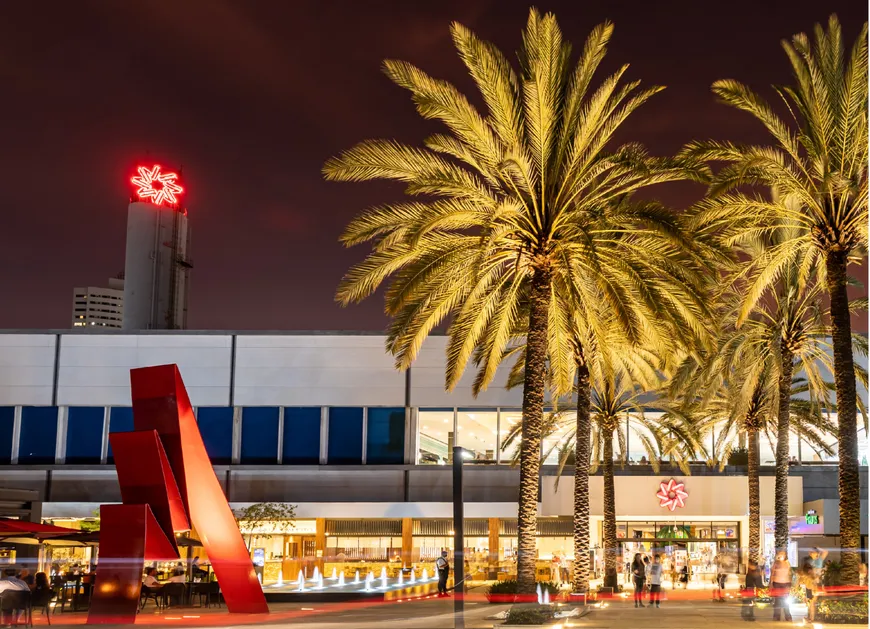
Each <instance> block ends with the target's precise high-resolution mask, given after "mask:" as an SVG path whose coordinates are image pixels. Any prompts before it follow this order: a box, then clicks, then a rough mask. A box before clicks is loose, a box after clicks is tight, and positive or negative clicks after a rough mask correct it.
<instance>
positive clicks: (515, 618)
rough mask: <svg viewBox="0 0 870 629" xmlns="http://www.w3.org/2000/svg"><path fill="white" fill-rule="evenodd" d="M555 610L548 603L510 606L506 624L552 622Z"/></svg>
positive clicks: (543, 623) (541, 623)
mask: <svg viewBox="0 0 870 629" xmlns="http://www.w3.org/2000/svg"><path fill="white" fill-rule="evenodd" d="M555 617H556V611H555V610H554V609H553V608H552V607H551V606H549V605H528V606H522V607H511V608H510V611H508V615H507V618H506V619H505V623H504V624H506V625H545V624H547V623H550V622H553V619H554V618H555Z"/></svg>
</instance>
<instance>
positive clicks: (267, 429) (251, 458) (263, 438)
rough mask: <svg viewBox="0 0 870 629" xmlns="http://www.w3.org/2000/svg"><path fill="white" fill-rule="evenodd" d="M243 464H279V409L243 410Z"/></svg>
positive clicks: (250, 408) (254, 408) (248, 408)
mask: <svg viewBox="0 0 870 629" xmlns="http://www.w3.org/2000/svg"><path fill="white" fill-rule="evenodd" d="M240 461H241V462H242V463H260V464H263V463H266V464H268V463H277V462H278V407H277V406H249V407H246V408H244V409H242V455H241V458H240Z"/></svg>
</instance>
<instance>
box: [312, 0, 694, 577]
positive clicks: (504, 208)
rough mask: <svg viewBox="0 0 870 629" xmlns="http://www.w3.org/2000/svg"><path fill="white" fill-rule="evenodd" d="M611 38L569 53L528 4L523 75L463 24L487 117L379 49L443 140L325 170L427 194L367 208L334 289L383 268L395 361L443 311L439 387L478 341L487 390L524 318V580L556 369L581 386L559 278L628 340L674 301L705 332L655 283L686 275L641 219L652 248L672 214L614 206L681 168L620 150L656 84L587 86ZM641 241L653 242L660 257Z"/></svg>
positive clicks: (382, 148)
mask: <svg viewBox="0 0 870 629" xmlns="http://www.w3.org/2000/svg"><path fill="white" fill-rule="evenodd" d="M611 32H612V26H611V25H610V24H609V23H605V24H602V25H600V26H598V27H596V28H595V29H593V31H592V33H591V34H590V36H589V38H588V40H587V41H586V44H585V46H584V48H583V51H582V53H581V55H580V57H579V60H578V61H577V63H576V64H574V65H572V62H571V48H570V45H569V44H568V43H567V42H565V41H563V39H562V34H561V31H560V30H559V27H558V25H557V23H556V19H555V17H554V16H553V15H551V14H547V15H541V14H540V13H538V12H537V10H534V9H533V10H532V11H531V12H530V15H529V20H528V24H527V26H526V30H525V32H524V33H523V45H522V48H521V50H520V53H519V58H520V68H519V72H515V70H514V68H513V67H512V66H511V64H510V63H509V62H508V61H507V59H506V58H505V56H504V55H503V54H502V53H501V52H499V51H498V49H496V48H495V46H493V45H492V44H490V43H488V42H485V41H482V40H480V39H478V38H477V37H476V36H475V35H474V34H472V33H471V32H470V31H469V30H468V29H466V28H465V27H463V26H462V25H459V24H453V26H452V34H453V40H454V43H455V44H456V47H457V49H458V50H459V56H460V58H461V59H462V61H463V62H464V63H465V65H466V67H467V68H468V70H469V73H470V74H471V76H472V78H473V80H474V82H475V83H476V85H477V87H478V89H479V91H480V93H481V96H482V99H483V102H484V103H485V105H486V108H487V112H486V114H481V113H480V112H479V111H478V110H477V109H476V108H475V107H474V106H473V105H472V104H471V103H470V102H469V100H468V99H467V98H466V97H465V96H463V95H462V94H461V93H460V92H459V91H458V90H457V89H456V88H455V87H453V86H452V85H450V84H449V83H447V82H445V81H441V80H436V79H433V78H431V77H429V76H428V75H427V74H425V73H424V72H422V71H421V70H419V69H418V68H415V67H414V66H412V65H410V64H408V63H404V62H400V61H387V62H386V63H385V64H384V70H385V72H386V73H387V75H388V76H389V77H390V78H391V79H392V80H393V81H395V82H396V83H397V84H398V85H400V86H402V87H404V88H406V89H408V90H409V91H410V92H411V95H412V98H413V101H414V103H415V104H416V106H417V109H418V111H419V113H420V115H421V116H423V117H424V118H426V119H434V120H439V121H441V122H442V123H444V124H445V125H446V127H447V129H448V130H449V134H438V135H433V136H431V137H430V138H428V139H427V140H426V142H425V146H423V147H415V146H409V145H406V144H402V143H399V142H396V141H393V140H369V141H365V142H362V143H361V144H358V145H357V146H355V147H353V148H351V149H350V150H348V151H346V152H344V153H342V154H341V155H339V156H338V157H336V158H333V159H330V160H329V161H328V162H327V163H326V164H325V166H324V169H323V171H324V174H325V176H326V177H327V178H328V179H332V180H340V181H364V180H373V179H388V180H395V181H400V182H402V183H404V184H406V192H407V193H408V194H409V195H412V196H414V197H417V198H415V199H412V200H409V201H406V202H402V203H394V204H388V205H383V206H379V207H375V208H372V209H369V210H366V211H365V212H363V213H362V214H360V215H359V216H357V217H356V218H355V219H354V220H353V221H352V222H351V223H350V225H349V226H348V227H347V229H346V230H345V232H344V234H343V235H342V241H343V242H344V243H345V244H346V245H348V246H350V245H355V244H360V243H365V242H371V243H372V252H371V253H370V254H369V255H368V256H367V257H366V258H365V260H363V261H362V262H360V263H359V264H357V265H355V266H354V267H353V268H352V269H351V270H350V271H349V272H348V273H347V274H346V275H345V277H344V278H343V280H342V282H341V284H340V286H339V289H338V294H337V298H338V300H339V301H340V302H341V303H343V304H348V303H351V302H356V301H359V300H361V299H363V298H365V297H367V296H368V295H370V294H371V293H372V292H374V291H375V290H376V289H377V288H378V287H379V286H380V285H381V284H382V283H384V282H385V281H387V280H389V282H388V284H389V285H388V287H387V289H386V312H387V314H388V315H390V317H391V318H392V322H391V324H390V328H389V331H388V341H387V345H388V350H389V351H390V352H391V353H392V354H393V355H394V356H395V357H396V364H397V366H398V367H399V368H402V369H405V368H407V367H409V366H410V364H411V363H412V362H413V360H414V359H415V357H416V356H417V354H418V352H419V350H420V347H421V345H422V344H423V341H424V340H425V338H426V337H427V336H428V335H429V333H430V332H431V331H432V330H433V329H434V328H435V327H436V326H438V325H439V324H441V323H443V322H445V321H449V329H448V334H449V342H448V349H447V374H446V387H447V389H452V388H453V387H454V386H455V385H456V383H457V382H458V381H459V378H460V377H461V375H462V372H463V370H464V369H465V366H466V364H467V363H468V361H469V358H471V357H472V355H473V354H474V353H475V352H478V353H479V355H480V356H481V357H482V363H481V374H480V376H479V378H478V381H477V382H476V385H475V389H476V390H480V389H483V388H485V387H486V386H487V384H488V383H489V382H490V381H491V380H492V377H493V376H494V374H495V371H496V368H497V367H498V365H499V364H500V362H501V361H502V360H503V354H504V352H505V351H506V349H508V347H509V343H510V342H511V341H512V339H513V338H515V334H516V331H517V330H518V329H519V330H522V334H523V335H524V338H525V343H526V352H525V355H524V367H525V369H524V374H525V376H524V382H523V404H522V414H523V420H522V432H523V440H522V447H521V461H520V487H519V505H518V524H517V531H518V551H519V553H518V562H517V573H518V575H517V576H518V580H519V583H520V588H521V591H523V592H531V591H533V590H534V587H535V557H536V551H535V540H536V528H537V518H536V510H537V497H538V483H539V471H540V470H539V467H540V456H539V453H540V443H541V423H542V414H543V403H544V390H545V371H546V369H547V368H548V364H549V369H550V370H551V372H552V374H553V378H554V382H555V387H556V388H557V389H558V390H562V391H566V390H570V388H571V387H572V386H573V376H574V369H573V365H574V361H573V356H574V349H573V348H572V346H571V335H570V333H569V326H568V323H567V322H568V318H567V317H565V316H564V311H562V309H560V308H556V307H554V306H553V302H554V295H555V294H557V288H558V287H559V286H564V285H565V284H570V283H572V279H571V278H572V276H574V275H581V276H585V278H586V279H585V280H584V281H586V282H590V281H591V282H593V283H594V285H595V287H596V296H597V298H598V299H600V300H601V301H602V302H603V303H605V304H607V307H608V308H610V309H611V310H612V311H613V312H614V313H615V316H617V317H618V318H619V320H620V321H622V322H623V325H624V327H625V328H626V330H627V333H628V334H629V336H630V337H634V338H639V337H640V335H641V332H642V331H644V330H645V329H646V328H649V327H653V326H652V325H651V324H650V323H649V320H648V316H649V315H648V314H647V313H649V312H664V313H668V312H670V311H673V312H676V313H679V314H680V316H681V317H682V318H683V320H685V321H686V322H688V324H689V326H690V329H692V330H694V331H695V332H696V333H698V332H699V331H700V330H702V328H703V326H702V324H701V322H700V320H699V313H700V312H701V311H702V310H703V305H702V304H701V300H700V298H699V297H698V296H697V295H695V294H692V293H691V292H690V291H687V290H685V289H683V288H681V286H680V285H679V284H677V283H674V284H672V283H665V282H663V281H662V279H661V278H662V277H667V276H665V275H664V274H663V270H666V271H667V272H668V273H669V274H670V275H672V276H677V277H679V276H681V275H682V274H684V271H682V270H681V268H680V266H679V265H677V264H671V265H670V266H668V265H667V264H665V263H662V262H661V260H662V259H665V258H667V254H668V251H667V250H664V249H654V248H653V245H652V244H647V243H648V242H652V239H651V238H649V237H648V235H647V234H648V232H649V231H650V230H651V228H650V227H648V226H650V225H657V226H660V227H659V229H658V230H657V237H656V239H655V242H656V243H657V245H656V246H658V247H661V245H660V243H662V242H665V243H668V246H669V247H671V248H672V249H676V248H678V247H679V246H681V244H680V238H679V237H677V236H675V235H672V234H674V232H673V230H670V229H669V228H668V225H669V224H670V223H672V222H673V218H672V217H671V215H670V213H669V212H666V211H665V210H664V209H663V208H661V207H660V206H657V205H655V204H648V203H646V204H645V203H625V204H619V203H618V201H619V200H621V199H625V198H627V197H629V196H630V194H631V193H632V192H633V191H634V190H637V189H639V188H642V187H644V186H648V185H650V184H654V183H658V182H663V181H671V180H674V179H680V178H683V177H685V169H684V168H682V167H681V166H680V165H679V164H678V163H675V162H672V161H670V160H664V159H657V158H653V157H650V156H649V155H648V154H647V153H646V152H645V151H644V150H643V149H642V148H641V147H639V146H637V145H634V144H630V145H624V146H616V147H613V146H611V145H610V143H611V140H612V138H613V134H614V132H615V131H616V130H617V128H619V126H620V125H621V124H622V122H623V121H624V120H625V119H626V118H627V117H628V116H629V115H630V114H631V113H632V112H634V111H635V110H636V109H637V108H638V107H639V106H640V105H642V104H643V103H644V102H645V101H646V100H647V99H649V98H650V97H651V96H652V95H653V94H655V93H656V92H658V91H659V90H660V89H661V88H660V87H651V88H647V89H643V90H641V89H638V82H630V83H623V82H622V76H623V74H624V72H625V69H626V68H625V67H623V68H621V69H620V70H618V71H617V72H616V73H615V74H614V75H612V76H610V77H608V78H607V79H605V80H604V81H603V82H602V83H601V85H600V86H599V87H598V88H597V89H592V88H591V87H590V86H591V84H592V78H593V75H594V73H595V70H596V68H597V67H598V65H599V63H600V62H601V60H602V58H603V56H604V53H605V50H606V45H607V42H608V41H609V39H610V35H611ZM605 147H607V148H605ZM611 207H615V208H619V209H618V211H617V210H614V212H615V213H618V214H619V216H617V217H614V219H613V220H612V221H611V223H610V224H612V225H613V227H610V228H608V229H607V230H606V231H603V232H601V231H597V230H591V231H590V230H589V229H588V226H589V224H590V221H589V219H588V217H589V216H592V215H595V214H596V213H600V212H601V211H602V208H611ZM643 250H649V252H652V253H654V254H656V255H654V256H651V259H652V260H653V262H647V259H646V257H645V256H644V255H642V253H641V252H642V251H643ZM522 303H526V304H528V307H527V308H522V307H521V304H522ZM641 306H645V307H643V308H641ZM521 319H524V320H521Z"/></svg>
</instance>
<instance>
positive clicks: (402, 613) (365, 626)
mask: <svg viewBox="0 0 870 629" xmlns="http://www.w3.org/2000/svg"><path fill="white" fill-rule="evenodd" d="M271 607H272V613H271V614H270V615H269V616H266V617H264V616H262V615H250V616H247V615H239V614H228V613H227V611H226V608H220V609H215V608H210V609H197V608H192V609H191V608H185V609H179V610H177V611H175V610H168V611H166V612H163V613H159V614H158V613H153V612H151V611H148V610H146V611H145V612H143V613H142V614H140V616H139V618H138V620H137V623H136V624H137V625H140V626H147V627H161V628H166V627H229V626H233V627H239V626H244V625H252V624H257V625H263V626H272V627H288V628H289V627H294V626H304V627H305V628H306V629H346V628H351V627H353V628H359V629H452V628H453V627H454V626H455V624H454V619H453V598H452V597H451V598H444V599H439V598H431V599H421V600H412V601H404V602H402V603H384V602H380V603H377V604H364V605H363V604H358V603H354V604H335V603H330V604H315V605H311V606H307V607H300V606H299V605H293V604H279V605H273V606H271ZM508 608H509V605H490V604H487V603H486V602H484V601H482V600H481V599H480V598H477V599H476V600H475V599H471V600H468V601H467V603H466V608H465V609H466V611H465V627H466V628H467V629H483V628H486V629H489V628H490V627H493V626H496V627H497V626H499V625H501V621H499V620H492V619H489V617H491V616H494V615H495V614H497V613H498V612H500V611H502V610H505V609H508ZM795 611H796V612H797V611H798V610H797V609H795ZM756 618H757V621H756V622H755V623H752V624H749V623H746V622H744V621H742V620H741V618H740V605H739V604H738V603H737V602H727V603H714V602H713V601H711V600H709V599H696V600H678V601H665V602H664V603H662V606H661V608H658V609H651V608H649V607H645V608H643V609H639V608H635V607H634V604H633V602H632V600H631V599H621V598H618V599H613V600H611V601H609V602H606V603H602V604H601V606H600V607H593V608H592V611H591V613H589V614H588V615H587V616H584V617H583V618H580V619H574V618H572V619H570V620H569V621H567V622H563V623H562V626H563V627H565V628H568V627H578V628H581V629H582V628H588V629H632V628H634V627H643V628H644V629H704V628H706V627H711V628H712V627H716V628H728V627H748V626H754V627H767V628H773V627H794V626H796V625H798V626H799V625H801V624H802V616H798V615H797V614H796V616H795V619H794V620H793V621H792V622H790V623H785V622H779V623H774V622H773V621H772V618H773V609H772V608H770V607H768V608H766V609H762V610H757V611H756ZM85 619H86V615H85V614H83V613H76V614H57V615H56V616H52V626H53V627H55V626H61V627H62V626H69V625H79V626H81V625H83V624H84V622H85ZM34 625H35V626H40V625H42V626H47V623H46V622H45V619H43V618H42V617H41V616H40V615H38V614H37V615H36V616H35V617H34Z"/></svg>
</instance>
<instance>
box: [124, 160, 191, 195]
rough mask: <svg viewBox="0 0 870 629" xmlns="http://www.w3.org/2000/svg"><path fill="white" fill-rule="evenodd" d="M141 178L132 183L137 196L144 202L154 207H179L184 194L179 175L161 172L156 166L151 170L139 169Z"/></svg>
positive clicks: (134, 179) (142, 167) (141, 167)
mask: <svg viewBox="0 0 870 629" xmlns="http://www.w3.org/2000/svg"><path fill="white" fill-rule="evenodd" d="M138 172H139V176H138V177H133V178H132V179H130V181H131V182H132V183H133V185H134V186H136V196H137V197H139V199H141V200H142V201H150V202H151V203H153V204H154V205H177V204H178V196H177V195H179V194H181V193H182V192H184V188H182V187H181V186H179V185H178V184H177V183H176V181H178V173H165V172H161V170H160V166H157V165H155V166H154V167H153V168H151V169H150V170H149V169H148V168H146V167H145V166H140V167H139V168H138Z"/></svg>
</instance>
